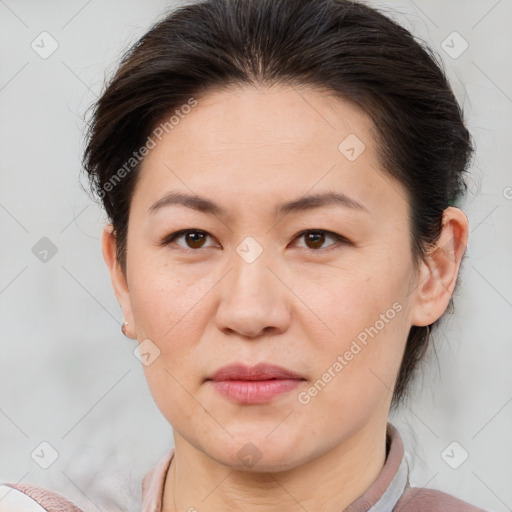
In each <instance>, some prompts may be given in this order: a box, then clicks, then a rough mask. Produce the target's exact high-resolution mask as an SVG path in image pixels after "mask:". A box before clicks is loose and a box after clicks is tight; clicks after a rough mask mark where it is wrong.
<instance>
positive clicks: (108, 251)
mask: <svg viewBox="0 0 512 512" xmlns="http://www.w3.org/2000/svg"><path fill="white" fill-rule="evenodd" d="M101 249H102V253H103V259H104V260H105V263H106V265H107V268H108V270H109V273H110V280H111V282H112V288H113V290H114V293H115V296H116V298H117V301H118V302H119V305H120V306H121V309H122V312H123V318H124V320H125V321H126V322H127V326H126V328H125V331H126V332H125V331H123V333H124V334H125V336H127V337H129V338H132V339H137V335H136V333H135V331H134V321H133V313H132V307H131V301H130V293H129V290H128V284H127V280H126V276H125V274H124V272H123V270H122V268H121V265H120V264H119V261H118V259H117V240H116V236H115V233H114V230H113V226H112V224H107V225H106V226H105V227H104V228H103V233H102V240H101Z"/></svg>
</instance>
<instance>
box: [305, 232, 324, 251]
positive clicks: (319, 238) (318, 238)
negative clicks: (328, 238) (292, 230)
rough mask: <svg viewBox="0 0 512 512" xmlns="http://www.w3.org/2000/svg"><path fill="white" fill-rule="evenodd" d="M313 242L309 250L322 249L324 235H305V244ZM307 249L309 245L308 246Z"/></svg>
mask: <svg viewBox="0 0 512 512" xmlns="http://www.w3.org/2000/svg"><path fill="white" fill-rule="evenodd" d="M308 242H313V247H310V249H318V248H319V247H322V245H323V244H324V242H325V235H324V234H323V233H316V232H315V233H307V234H306V243H308ZM308 247H309V245H308Z"/></svg>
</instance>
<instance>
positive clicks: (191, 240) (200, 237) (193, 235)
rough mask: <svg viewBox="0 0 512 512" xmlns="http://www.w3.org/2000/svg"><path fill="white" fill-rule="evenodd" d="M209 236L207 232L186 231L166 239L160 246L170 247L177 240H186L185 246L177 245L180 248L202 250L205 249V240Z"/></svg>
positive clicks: (173, 234)
mask: <svg viewBox="0 0 512 512" xmlns="http://www.w3.org/2000/svg"><path fill="white" fill-rule="evenodd" d="M209 236H210V235H208V233H206V232H205V231H201V230H199V229H184V230H181V231H177V232H176V233H172V234H171V235H169V236H167V237H165V238H164V239H163V240H162V242H161V244H160V245H169V244H172V243H174V241H175V240H177V239H180V238H182V239H184V240H185V245H183V244H176V245H179V246H180V247H183V248H185V249H201V248H202V247H204V244H205V240H206V239H207V237H209ZM206 247H208V246H206Z"/></svg>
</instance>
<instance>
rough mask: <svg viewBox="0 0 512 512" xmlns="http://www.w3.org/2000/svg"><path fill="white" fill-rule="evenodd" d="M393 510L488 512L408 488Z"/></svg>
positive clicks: (436, 493) (446, 496)
mask: <svg viewBox="0 0 512 512" xmlns="http://www.w3.org/2000/svg"><path fill="white" fill-rule="evenodd" d="M393 510H394V511H395V512H421V511H422V510H425V511H428V512H433V511H436V512H486V511H485V510H484V509H482V508H478V507H475V506H474V505H471V504H470V503H467V502H465V501H462V500H460V499H459V498H456V497H455V496H452V495H451V494H447V493H445V492H442V491H438V490H436V489H423V488H421V487H408V488H407V489H406V490H405V492H404V494H403V495H402V497H401V498H400V500H399V501H398V503H397V504H396V507H395V508H394V509H393ZM0 512H1V511H0Z"/></svg>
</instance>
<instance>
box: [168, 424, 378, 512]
mask: <svg viewBox="0 0 512 512" xmlns="http://www.w3.org/2000/svg"><path fill="white" fill-rule="evenodd" d="M174 437H175V454H174V457H173V460H172V463H171V467H170V468H169V471H168V473H167V478H166V482H165V487H164V499H163V507H162V511H163V512H178V511H185V510H186V511H195V510H200V511H201V512H235V511H236V512H240V511H242V510H243V511H244V512H267V511H268V510H269V507H271V508H272V509H275V510H280V511H282V512H299V511H300V512H303V511H304V510H324V511H326V512H331V511H332V512H337V511H339V510H344V509H345V508H346V507H347V506H348V505H350V504H351V503H352V502H353V501H354V500H356V499H357V498H358V497H359V496H361V495H362V494H363V493H364V492H365V491H366V490H367V489H368V488H369V487H370V486H371V484H372V483H373V482H374V481H375V480H376V478H377V476H378V475H379V473H380V472H381V470H382V467H383V465H384V462H385V459H386V424H385V423H384V424H383V425H379V426H378V428H376V427H375V425H370V424H369V425H366V426H365V427H363V428H362V429H360V430H358V431H357V432H356V433H355V434H354V435H352V436H351V437H350V438H347V439H345V440H344V441H343V442H342V443H341V444H339V445H338V446H336V447H334V448H333V449H331V450H330V451H329V452H326V453H324V454H322V455H320V456H318V457H316V458H314V459H311V460H309V461H307V462H305V463H304V464H301V465H300V466H297V467H295V468H293V469H290V470H287V471H281V472H267V473H259V472H251V471H240V470H232V469H230V468H229V467H227V466H225V465H223V464H219V463H217V462H216V461H215V460H213V459H211V458H210V457H208V456H207V455H205V454H204V453H203V452H200V451H198V450H197V449H196V448H194V447H193V446H192V445H191V444H189V443H188V442H187V441H186V440H185V439H184V438H183V437H181V436H180V435H179V434H178V433H177V432H175V433H174Z"/></svg>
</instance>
